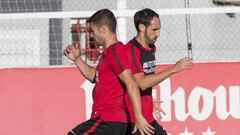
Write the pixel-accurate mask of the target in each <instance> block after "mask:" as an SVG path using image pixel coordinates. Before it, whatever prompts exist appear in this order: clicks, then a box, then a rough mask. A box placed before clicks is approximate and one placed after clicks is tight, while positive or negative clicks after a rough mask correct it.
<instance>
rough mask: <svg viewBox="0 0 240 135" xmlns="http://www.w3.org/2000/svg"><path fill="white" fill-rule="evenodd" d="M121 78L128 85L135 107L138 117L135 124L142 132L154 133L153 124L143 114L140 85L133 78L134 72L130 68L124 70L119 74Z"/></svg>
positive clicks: (136, 116)
mask: <svg viewBox="0 0 240 135" xmlns="http://www.w3.org/2000/svg"><path fill="white" fill-rule="evenodd" d="M119 78H120V79H121V81H122V82H124V83H125V85H126V87H127V92H128V95H129V97H130V100H131V102H132V106H133V109H134V116H135V119H136V123H135V124H136V125H135V126H136V127H137V128H138V129H139V131H140V132H141V133H142V134H144V133H146V134H153V133H154V131H153V130H154V128H153V127H152V126H151V125H149V124H148V122H147V121H146V120H145V119H144V117H143V116H142V108H141V96H140V92H139V88H138V85H137V83H136V82H135V80H134V78H133V75H132V72H131V71H130V70H129V69H127V70H124V71H123V72H121V74H120V75H119Z"/></svg>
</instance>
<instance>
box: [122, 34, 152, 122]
mask: <svg viewBox="0 0 240 135" xmlns="http://www.w3.org/2000/svg"><path fill="white" fill-rule="evenodd" d="M126 47H127V54H128V58H129V66H130V68H131V70H132V72H133V74H137V73H141V72H143V73H144V74H145V75H149V74H154V73H155V50H156V47H155V46H154V45H152V46H151V48H144V47H143V46H142V45H141V44H140V43H139V42H138V41H137V40H136V39H135V38H134V39H132V40H131V41H129V42H128V43H127V45H126ZM140 94H141V104H142V114H143V116H144V118H145V119H146V120H147V121H148V122H153V121H154V118H153V98H152V88H148V89H146V90H144V91H142V90H141V91H140ZM125 101H126V105H127V108H128V112H129V115H130V119H131V122H132V123H134V122H135V117H134V111H133V107H132V104H131V100H130V97H129V95H128V94H127V93H126V96H125Z"/></svg>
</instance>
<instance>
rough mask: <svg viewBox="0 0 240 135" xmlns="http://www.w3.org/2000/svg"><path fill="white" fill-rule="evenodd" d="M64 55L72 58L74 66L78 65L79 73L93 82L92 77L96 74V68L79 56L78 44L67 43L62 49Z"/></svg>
mask: <svg viewBox="0 0 240 135" xmlns="http://www.w3.org/2000/svg"><path fill="white" fill-rule="evenodd" d="M64 54H65V56H67V57H68V59H70V60H72V61H73V62H74V63H75V64H76V66H77V67H78V69H79V71H80V72H81V74H82V75H83V76H84V77H85V78H86V79H88V80H89V81H91V82H94V78H95V75H96V69H95V68H93V67H91V66H89V65H88V64H86V63H85V62H84V61H83V59H82V58H81V57H80V50H79V45H78V44H76V45H69V46H68V47H67V48H66V49H65V50H64Z"/></svg>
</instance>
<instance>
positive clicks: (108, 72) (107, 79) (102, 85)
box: [91, 42, 129, 122]
mask: <svg viewBox="0 0 240 135" xmlns="http://www.w3.org/2000/svg"><path fill="white" fill-rule="evenodd" d="M126 56H127V53H126V50H125V46H124V45H123V44H122V43H121V42H118V43H115V44H113V45H111V46H110V47H108V48H107V49H105V50H104V52H103V54H102V55H101V57H100V59H99V63H98V66H97V78H96V84H95V87H94V89H93V94H92V96H93V107H92V114H91V117H92V118H96V117H98V116H100V117H101V119H102V120H103V121H112V122H114V121H115V122H127V116H126V107H125V104H124V95H125V85H123V84H122V82H121V80H120V79H119V78H118V75H119V74H121V73H122V72H123V71H124V70H126V69H129V65H128V57H126Z"/></svg>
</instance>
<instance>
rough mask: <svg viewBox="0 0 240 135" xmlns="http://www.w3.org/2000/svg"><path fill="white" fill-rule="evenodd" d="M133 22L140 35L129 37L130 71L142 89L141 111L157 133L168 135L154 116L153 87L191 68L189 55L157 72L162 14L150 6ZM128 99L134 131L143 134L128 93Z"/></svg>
mask: <svg viewBox="0 0 240 135" xmlns="http://www.w3.org/2000/svg"><path fill="white" fill-rule="evenodd" d="M134 24H135V28H136V30H137V36H136V37H134V38H133V39H132V40H130V41H129V42H128V43H127V45H126V47H127V51H128V57H129V59H130V60H129V62H130V67H131V70H132V72H133V74H134V78H135V80H136V82H137V84H138V86H139V88H140V89H141V92H140V94H141V103H142V114H143V116H144V118H145V119H146V120H147V121H148V122H149V123H150V124H151V125H152V126H153V127H154V128H155V130H154V135H167V133H166V131H165V130H164V129H163V128H162V126H160V125H159V124H158V122H157V121H156V120H155V119H154V117H153V98H152V87H153V86H154V85H156V84H158V83H160V82H161V81H163V80H165V79H166V78H168V77H170V76H171V75H172V74H175V73H178V72H181V71H183V70H187V69H191V68H192V63H191V61H190V60H189V59H188V58H183V59H181V60H179V61H178V62H177V63H176V64H175V65H173V66H171V67H169V68H168V69H166V70H164V71H162V72H159V73H155V51H156V47H155V45H154V43H155V41H156V40H157V38H158V37H159V36H160V28H161V23H160V19H159V15H158V14H157V13H156V12H155V11H153V10H151V9H148V8H146V9H143V10H140V11H138V12H136V13H135V15H134ZM125 100H126V104H127V108H128V112H129V115H130V120H131V123H132V129H131V132H132V134H134V135H138V134H143V132H142V131H139V130H137V129H136V128H135V129H134V126H133V125H134V123H135V122H136V120H135V118H134V115H133V114H134V113H133V112H134V111H133V108H132V105H131V102H130V98H129V95H128V94H126V96H125ZM159 113H160V112H158V113H157V114H156V117H157V118H159V117H160V114H159ZM128 134H130V133H128Z"/></svg>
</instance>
